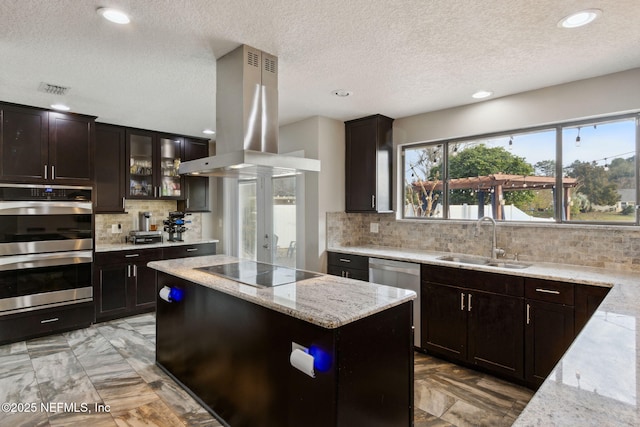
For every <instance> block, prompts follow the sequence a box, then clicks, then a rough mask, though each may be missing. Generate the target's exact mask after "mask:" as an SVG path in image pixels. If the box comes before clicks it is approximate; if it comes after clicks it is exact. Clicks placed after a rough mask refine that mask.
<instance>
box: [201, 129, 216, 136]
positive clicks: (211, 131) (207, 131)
mask: <svg viewBox="0 0 640 427" xmlns="http://www.w3.org/2000/svg"><path fill="white" fill-rule="evenodd" d="M202 133H205V134H207V135H213V134H214V133H216V131H215V130H211V129H205V130H203V131H202Z"/></svg>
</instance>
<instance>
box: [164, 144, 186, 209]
mask: <svg viewBox="0 0 640 427" xmlns="http://www.w3.org/2000/svg"><path fill="white" fill-rule="evenodd" d="M159 144H160V190H159V191H160V196H161V197H172V198H173V197H176V198H180V197H181V196H182V186H181V184H182V180H181V178H180V175H178V167H179V166H180V157H181V155H180V153H181V150H182V138H176V137H165V136H162V137H160V140H159Z"/></svg>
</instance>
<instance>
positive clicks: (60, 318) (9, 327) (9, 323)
mask: <svg viewBox="0 0 640 427" xmlns="http://www.w3.org/2000/svg"><path fill="white" fill-rule="evenodd" d="M93 321H94V307H93V303H92V302H85V303H79V304H70V305H64V306H60V307H54V308H45V309H41V310H34V311H28V312H25V313H18V314H11V315H8V316H2V317H0V345H1V344H5V343H9V342H15V341H24V340H26V339H31V338H35V337H40V336H44V335H50V334H53V333H59V332H64V331H70V330H73V329H81V328H86V327H88V326H89V325H90V324H91V323H93Z"/></svg>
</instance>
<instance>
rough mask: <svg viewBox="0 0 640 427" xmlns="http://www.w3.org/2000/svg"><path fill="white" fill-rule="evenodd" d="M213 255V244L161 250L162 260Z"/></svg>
mask: <svg viewBox="0 0 640 427" xmlns="http://www.w3.org/2000/svg"><path fill="white" fill-rule="evenodd" d="M215 254H216V244H215V243H201V244H197V245H180V246H174V247H170V248H162V259H175V258H187V257H193V256H202V255H215Z"/></svg>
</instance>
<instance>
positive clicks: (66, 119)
mask: <svg viewBox="0 0 640 427" xmlns="http://www.w3.org/2000/svg"><path fill="white" fill-rule="evenodd" d="M0 108H1V114H2V122H1V123H2V130H1V132H0V153H1V154H2V161H1V166H0V167H1V170H0V179H1V180H3V181H11V182H24V183H39V184H42V183H45V184H65V185H91V184H92V179H93V151H92V150H93V138H94V130H95V117H92V116H84V115H80V114H73V113H59V112H54V111H47V110H41V109H37V108H31V107H26V106H18V105H13V104H0Z"/></svg>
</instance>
